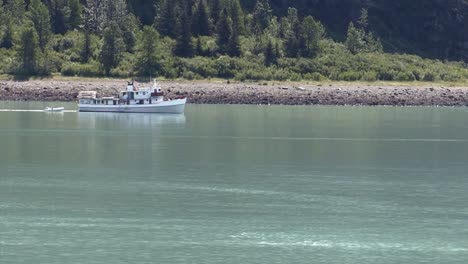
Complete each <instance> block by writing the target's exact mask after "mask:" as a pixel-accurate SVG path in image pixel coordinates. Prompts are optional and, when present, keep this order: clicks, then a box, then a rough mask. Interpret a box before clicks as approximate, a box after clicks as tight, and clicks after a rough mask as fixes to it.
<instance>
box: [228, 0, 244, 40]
mask: <svg viewBox="0 0 468 264" xmlns="http://www.w3.org/2000/svg"><path fill="white" fill-rule="evenodd" d="M229 13H230V16H231V19H232V29H233V30H236V31H237V32H238V33H239V34H240V35H242V34H244V31H245V30H244V12H243V11H242V7H241V4H240V2H239V0H231V4H230V12H229Z"/></svg>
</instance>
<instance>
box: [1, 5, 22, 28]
mask: <svg viewBox="0 0 468 264" xmlns="http://www.w3.org/2000/svg"><path fill="white" fill-rule="evenodd" d="M4 2H5V1H4ZM5 10H6V11H9V13H10V14H11V16H12V18H13V20H14V21H15V22H17V23H18V24H20V23H22V22H23V18H24V14H25V13H26V3H25V1H24V0H7V1H6V4H5Z"/></svg>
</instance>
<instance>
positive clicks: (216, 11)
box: [210, 0, 221, 25]
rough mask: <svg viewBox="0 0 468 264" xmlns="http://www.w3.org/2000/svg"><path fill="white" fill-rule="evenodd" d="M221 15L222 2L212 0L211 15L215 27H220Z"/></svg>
mask: <svg viewBox="0 0 468 264" xmlns="http://www.w3.org/2000/svg"><path fill="white" fill-rule="evenodd" d="M220 14H221V0H211V2H210V15H211V19H212V20H213V24H214V25H218V20H219V16H220Z"/></svg>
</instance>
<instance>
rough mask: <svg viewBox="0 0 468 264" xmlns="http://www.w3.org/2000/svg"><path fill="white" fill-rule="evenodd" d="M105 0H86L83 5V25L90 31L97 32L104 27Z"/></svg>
mask: <svg viewBox="0 0 468 264" xmlns="http://www.w3.org/2000/svg"><path fill="white" fill-rule="evenodd" d="M104 7H105V1H102V0H86V7H85V15H84V17H85V27H87V28H88V29H89V30H90V32H92V33H95V34H99V33H101V32H102V30H103V29H104V22H105V20H106V19H105V17H106V16H105V12H104Z"/></svg>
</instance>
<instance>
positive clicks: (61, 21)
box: [45, 0, 70, 34]
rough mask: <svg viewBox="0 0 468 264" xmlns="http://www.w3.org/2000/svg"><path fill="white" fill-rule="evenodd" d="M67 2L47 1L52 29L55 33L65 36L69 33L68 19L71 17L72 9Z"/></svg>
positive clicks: (59, 0)
mask: <svg viewBox="0 0 468 264" xmlns="http://www.w3.org/2000/svg"><path fill="white" fill-rule="evenodd" d="M66 1H67V0H49V1H46V2H45V4H47V7H48V9H49V10H50V11H49V13H50V16H51V29H52V30H53V32H54V33H57V34H64V33H65V32H66V31H67V29H68V28H67V26H68V25H67V22H66V20H67V17H68V16H69V15H70V9H69V8H68V5H67V3H66Z"/></svg>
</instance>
